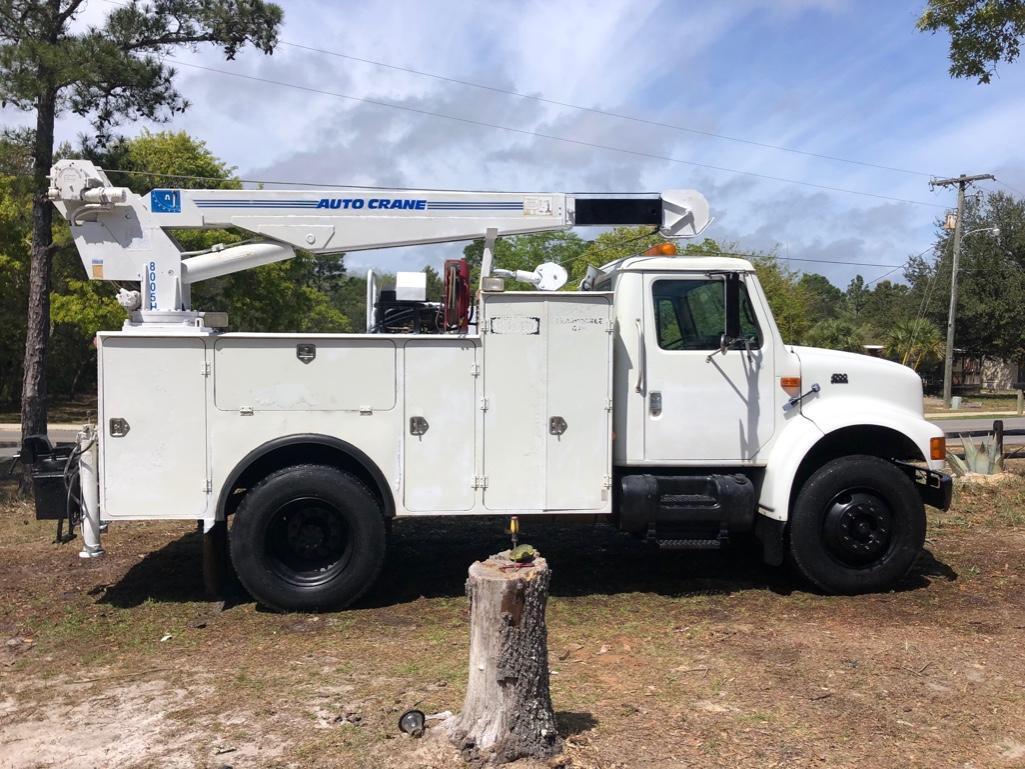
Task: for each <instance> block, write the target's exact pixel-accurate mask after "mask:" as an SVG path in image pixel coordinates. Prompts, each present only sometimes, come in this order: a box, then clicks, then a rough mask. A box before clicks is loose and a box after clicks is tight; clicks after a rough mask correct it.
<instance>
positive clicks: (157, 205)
mask: <svg viewBox="0 0 1025 769" xmlns="http://www.w3.org/2000/svg"><path fill="white" fill-rule="evenodd" d="M149 207H150V211H152V212H153V213H155V214H180V213H181V212H182V193H181V190H153V191H152V192H150V194H149Z"/></svg>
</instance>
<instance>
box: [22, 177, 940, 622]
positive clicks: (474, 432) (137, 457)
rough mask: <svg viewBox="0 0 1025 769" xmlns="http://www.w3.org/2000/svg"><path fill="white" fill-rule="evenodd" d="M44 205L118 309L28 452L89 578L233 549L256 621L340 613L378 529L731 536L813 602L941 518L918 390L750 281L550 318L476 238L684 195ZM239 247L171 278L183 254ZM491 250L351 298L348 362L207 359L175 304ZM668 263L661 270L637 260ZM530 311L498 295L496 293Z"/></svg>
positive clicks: (721, 279)
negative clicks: (314, 270) (75, 396)
mask: <svg viewBox="0 0 1025 769" xmlns="http://www.w3.org/2000/svg"><path fill="white" fill-rule="evenodd" d="M50 199H51V200H52V201H53V202H54V204H55V205H56V207H57V209H58V210H59V211H60V213H61V214H63V215H64V216H65V217H66V218H67V219H68V221H69V222H70V224H71V231H72V234H73V236H74V240H75V244H76V246H77V248H78V251H79V253H80V255H81V259H82V262H83V265H84V266H85V270H86V272H87V273H88V275H89V276H90V277H91V278H95V279H102V280H111V281H123V282H137V283H138V284H139V287H140V289H139V291H137V292H136V291H127V290H125V289H123V288H122V290H121V292H120V294H119V298H120V300H121V301H122V304H123V305H124V306H125V308H126V310H127V311H128V318H127V320H126V321H125V323H124V327H123V328H122V329H121V330H120V331H109V332H101V333H100V334H99V335H98V336H97V347H98V351H99V418H98V424H97V425H96V426H90V427H86V428H84V429H83V432H82V433H81V435H80V436H79V440H78V441H77V443H76V444H75V445H67V446H60V445H58V446H53V445H51V444H50V442H49V441H48V440H47V439H46V436H36V437H32V438H29V439H27V440H26V441H25V443H24V445H23V450H22V459H23V461H25V462H26V463H29V464H32V467H33V474H34V476H35V478H36V486H37V495H36V499H37V515H39V516H40V517H51V518H53V517H63V516H69V517H70V518H71V519H74V518H77V517H80V519H81V526H82V535H83V541H84V548H83V550H82V553H81V554H82V556H83V557H93V556H97V555H99V554H102V552H103V551H102V547H101V543H100V536H101V530H102V528H103V527H104V526H105V524H106V523H107V522H110V521H122V520H153V519H195V520H198V521H201V522H202V523H203V527H204V530H205V531H206V532H208V533H210V534H211V536H213V535H214V534H216V533H217V532H218V531H220V532H221V534H222V535H223V534H224V532H225V530H226V522H227V521H228V520H231V522H232V523H231V531H230V538H229V539H230V544H229V545H228V546H229V547H230V557H231V562H232V565H233V566H234V569H235V570H236V572H237V574H238V577H239V578H240V580H241V582H242V583H243V585H244V586H245V587H246V588H247V589H248V590H249V592H250V593H251V594H252V595H253V596H254V597H255V598H256V599H257V600H259V601H260V602H262V603H264V604H266V605H268V606H270V607H274V608H277V609H282V610H304V609H319V608H326V607H338V606H344V605H345V604H347V603H350V602H352V601H353V600H355V599H356V598H357V597H359V596H360V595H361V594H363V593H364V592H365V591H366V590H367V589H368V588H369V587H370V586H371V585H372V583H373V582H374V579H375V578H376V576H377V574H378V572H379V570H380V568H381V565H382V561H383V559H384V555H385V545H386V540H387V536H386V535H387V531H388V528H389V524H390V522H391V520H392V519H394V518H399V517H407V516H471V515H500V516H512V515H515V516H531V515H552V514H556V515H559V516H562V517H564V518H576V519H579V520H580V521H582V522H583V521H586V522H593V521H594V520H595V519H596V517H597V518H601V519H604V520H607V521H608V522H610V523H612V524H614V525H616V526H618V527H619V528H620V529H622V530H624V531H627V532H631V533H633V534H636V535H638V536H641V537H645V538H647V539H649V540H651V541H652V542H653V543H657V544H658V545H660V546H662V547H666V548H679V549H697V548H717V547H720V546H721V545H722V544H723V543H725V542H726V541H727V540H728V538H729V537H731V536H734V535H737V534H744V533H753V534H754V536H756V537H757V538H758V540H760V542H761V545H762V550H763V555H764V559H765V560H766V561H767V562H768V563H771V564H774V565H779V564H781V563H782V562H783V561H784V558H785V556H786V555H787V554H788V553H789V554H790V555H791V556H792V560H793V562H794V563H795V564H796V566H797V567H798V569H799V570H800V571H801V572H802V573H803V574H804V575H805V576H806V577H807V578H808V579H809V580H810V581H811V582H812V583H814V584H815V585H817V586H818V587H819V588H821V589H823V590H825V591H829V592H838V593H856V592H863V591H875V590H882V589H886V588H887V587H889V586H891V585H893V583H894V582H895V581H896V580H898V579H900V578H901V577H902V576H904V575H905V574H906V573H907V572H908V570H909V569H910V568H911V566H912V565H913V563H914V562H915V560H916V558H917V557H918V555H919V552H920V551H921V549H922V546H923V542H924V537H925V511H924V504H929V505H931V506H934V507H938V508H941V509H946V508H947V507H948V506H949V503H950V494H951V483H950V478H949V477H948V476H946V475H945V474H943V473H942V472H940V470H941V468H942V465H943V460H944V456H945V446H944V437H943V432H942V431H941V430H940V429H939V428H937V427H935V426H934V425H932V424H930V423H929V422H927V421H926V420H925V419H924V418H923V412H922V385H921V380H920V379H919V377H918V376H917V375H916V374H915V372H914V371H912V370H911V369H909V368H906V367H904V366H900V365H898V364H895V363H891V362H889V361H885V360H880V359H877V358H873V357H869V356H866V355H856V354H849V353H842V352H835V351H830V350H819V349H812V348H807V347H796V346H793V345H789V344H786V343H784V341H783V339H782V338H781V337H780V333H779V330H778V329H777V327H776V324H775V322H774V321H773V316H772V313H771V312H770V309H769V305H768V302H767V301H766V297H765V294H764V292H763V291H762V288H761V286H760V285H759V282H758V279H757V277H756V275H755V271H754V269H753V267H752V265H751V264H750V263H749V262H747V261H745V260H742V259H735V258H724V257H721V256H700V257H699V256H674V255H669V254H667V253H655V254H641V255H637V256H631V257H629V258H625V259H619V260H617V261H614V262H611V263H609V264H607V265H604V266H603V267H601V268H600V269H595V268H592V269H590V270H589V272H588V275H587V277H586V278H585V279H584V281H583V282H582V283H581V285H580V290H577V291H558V290H553V289H558V288H561V286H562V285H563V283H564V282H565V280H566V272H565V270H564V269H563V268H562V267H560V266H559V265H555V264H545V265H540V266H539V267H538V268H537V269H536V270H535V271H534V272H524V271H519V272H510V271H506V270H502V269H500V266H497V265H494V264H493V258H492V253H493V251H492V249H493V246H494V242H495V238H496V237H499V236H503V235H513V234H520V233H531V232H541V231H547V230H562V229H568V228H570V227H573V226H587V225H611V224H630V225H641V224H647V225H651V226H652V227H653V228H659V229H660V230H661V231H662V233H663V234H664V235H665V236H666V237H667V238H673V237H687V236H694V235H697V234H698V233H699V232H701V231H702V230H703V229H704V227H705V226H706V225H707V224H708V222H709V212H708V205H707V203H706V202H705V200H704V198H703V197H702V196H701V195H700V194H698V193H696V192H693V191H688V190H674V191H668V192H665V193H663V194H662V195H661V196H660V197H658V198H650V197H647V198H645V197H634V198H615V199H612V198H608V197H584V196H572V195H568V194H561V193H537V194H534V193H530V194H520V193H494V192H480V193H476V192H437V191H417V190H401V191H400V190H394V191H382V190H373V189H367V190H353V189H346V190H344V191H338V190H330V191H305V190H304V191H298V192H297V191H284V190H248V189H247V190H196V189H157V190H153V191H152V192H151V193H150V194H148V195H137V194H135V193H133V192H132V191H130V190H128V189H126V188H120V187H115V186H114V185H112V184H111V183H110V181H109V180H108V178H107V177H106V175H105V174H104V173H103V171H102V170H100V169H98V168H97V167H95V166H94V165H93V164H91V163H89V162H86V161H80V160H64V161H60V162H58V163H57V164H56V165H55V166H54V168H53V170H52V181H51V190H50ZM227 227H231V228H238V229H240V230H243V231H245V232H247V233H250V234H251V235H252V240H251V241H246V242H243V243H240V244H234V245H228V246H223V247H214V248H212V249H210V250H209V251H206V252H201V253H185V252H182V251H181V249H180V248H179V247H178V246H177V245H176V243H175V240H174V237H173V232H174V231H175V230H176V229H196V228H211V229H221V228H227ZM474 238H483V239H484V240H485V249H484V258H483V265H482V267H481V277H480V284H479V287H478V286H470V284H469V280H470V276H469V271H468V269H467V265H466V263H465V261H462V260H452V261H451V262H449V263H446V266H445V275H444V277H445V290H444V296H443V297H442V300H441V301H440V302H429V301H427V297H426V296H425V294H424V282H423V279H422V276H420V275H418V274H417V273H400V274H399V276H398V282H397V285H396V287H395V288H394V289H389V290H380V291H379V290H378V289H377V286H376V285H375V281H374V278H373V276H372V275H370V276H368V299H367V305H368V314H367V318H368V320H367V329H366V333H359V334H269V333H225V332H223V328H224V327H225V326H226V317H225V315H224V313H220V312H204V311H199V310H194V309H191V302H190V287H191V285H192V284H194V283H196V282H198V281H202V280H205V279H208V278H212V277H216V276H220V275H226V274H228V273H231V272H235V271H237V270H241V269H246V268H249V267H252V266H255V265H259V264H266V263H269V262H273V261H277V260H282V259H287V258H290V257H292V256H294V254H295V252H294V249H296V248H300V249H305V250H307V251H310V252H313V253H328V252H342V251H345V252H351V251H355V250H359V249H377V248H386V247H393V246H404V245H412V244H422V243H435V242H446V241H458V240H469V239H474ZM656 250H658V251H662V252H671V251H672V249H656ZM506 278H515V279H517V280H521V281H527V282H528V283H532V284H534V286H535V287H536V289H537V290H531V291H511V290H505V289H506V286H505V279H506Z"/></svg>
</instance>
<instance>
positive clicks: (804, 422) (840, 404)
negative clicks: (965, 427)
mask: <svg viewBox="0 0 1025 769" xmlns="http://www.w3.org/2000/svg"><path fill="white" fill-rule="evenodd" d="M848 427H882V428H886V429H888V430H893V431H895V432H897V433H899V434H900V435H902V436H904V437H906V438H907V439H908V440H909V441H910V442H911V443H913V444H914V446H915V447H916V448H917V450H918V452H919V453H920V455H921V456H920V457H919V458H920V459H925V458H926V457H928V456H929V441H930V439H931V438H935V437H940V436H942V435H943V430H942V429H941V428H939V427H937V426H936V425H933V424H931V423H930V422H927V421H926V420H925V419H924V418H923V417H922V416H920V415H918V414H915V413H914V412H910V411H908V410H906V409H901V408H892V407H889V408H887V407H886V405H885V404H884V403H882V402H880V401H879V400H877V399H869V398H830V400H829V404H828V408H827V407H826V406H825V404H823V405H821V406H819V407H818V408H816V407H815V404H810V405H809V407H807V408H803V409H802V413H801V419H799V420H793V421H791V422H789V423H788V424H787V426H786V427H785V428H784V429H783V430H782V431H781V433H780V435H779V437H778V438H777V439H776V441H775V442H774V444H773V447H772V450H771V452H770V454H769V461H768V464H767V465H766V469H765V477H764V480H763V482H762V490H761V495H760V496H759V499H758V512H759V513H761V514H762V515H764V516H766V517H768V518H772V519H774V520H777V521H785V520H786V519H787V517H788V515H789V508H790V498H791V492H792V491H793V485H794V479H795V477H796V475H797V471H798V469H799V468H800V466H801V463H802V462H803V461H804V458H805V457H806V456H807V455H808V452H809V451H811V450H812V449H813V448H814V447H815V446H816V444H818V442H819V441H820V440H822V439H823V438H826V437H827V436H829V435H830V434H832V433H835V432H837V431H838V430H842V429H844V428H848ZM908 458H910V457H908ZM928 465H929V468H930V469H933V470H937V469H940V468H941V467H942V466H943V460H928Z"/></svg>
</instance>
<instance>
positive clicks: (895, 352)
mask: <svg viewBox="0 0 1025 769" xmlns="http://www.w3.org/2000/svg"><path fill="white" fill-rule="evenodd" d="M885 348H886V354H887V355H888V356H889V357H890V358H892V359H893V360H898V361H900V362H901V363H903V364H904V365H905V366H910V367H911V368H913V369H915V371H917V370H918V369H919V368H920V367H921V366H922V365H923V364H927V363H937V362H939V361H941V360H943V357H944V354H945V352H946V350H945V345H944V340H943V336H942V335H941V334H940V331H939V329H938V328H936V326H935V325H934V324H933V323H931V322H930V321H927V320H925V319H924V318H918V319H916V320H902V321H899V322H897V323H896V324H895V325H894V326H893V328H891V329H890V331H889V333H887V335H886V343H885Z"/></svg>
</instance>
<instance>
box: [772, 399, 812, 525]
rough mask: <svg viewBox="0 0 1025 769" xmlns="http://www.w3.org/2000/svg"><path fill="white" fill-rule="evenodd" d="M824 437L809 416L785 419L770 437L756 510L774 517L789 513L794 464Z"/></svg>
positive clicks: (795, 466)
mask: <svg viewBox="0 0 1025 769" xmlns="http://www.w3.org/2000/svg"><path fill="white" fill-rule="evenodd" d="M823 437H824V433H823V432H822V431H821V430H820V429H819V428H818V426H817V425H816V424H815V423H814V422H812V421H811V420H810V419H808V418H806V417H804V416H803V415H802V416H799V417H798V418H797V419H792V420H790V421H788V422H787V424H786V427H785V428H784V429H783V430H781V431H780V434H779V435H778V436H777V437H776V440H775V441H773V444H772V450H771V451H770V452H769V461H768V463H767V464H766V466H765V476H764V477H763V478H762V491H761V495H760V496H759V497H758V512H759V513H761V514H762V515H764V516H765V517H767V518H772V519H773V520H776V521H785V520H786V519H787V517H788V515H789V513H790V490H791V488H792V487H793V485H794V477H795V476H796V475H797V468H798V467H800V466H801V461H802V460H803V459H804V457H805V455H807V453H808V452H809V451H811V449H812V447H813V446H814V445H815V444H816V443H818V442H819V441H820V440H822V438H823Z"/></svg>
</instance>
